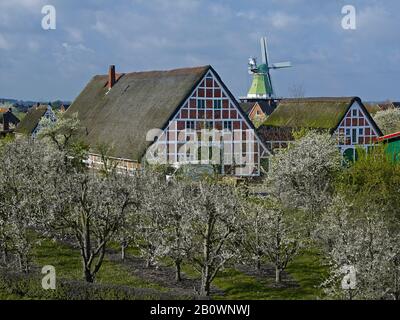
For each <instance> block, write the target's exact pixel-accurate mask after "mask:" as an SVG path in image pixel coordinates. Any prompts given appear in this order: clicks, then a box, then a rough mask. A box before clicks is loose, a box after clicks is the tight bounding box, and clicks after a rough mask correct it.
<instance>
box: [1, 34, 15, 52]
mask: <svg viewBox="0 0 400 320" xmlns="http://www.w3.org/2000/svg"><path fill="white" fill-rule="evenodd" d="M11 47H12V45H11V43H10V42H9V41H8V40H7V39H6V38H5V37H4V36H3V35H2V34H0V50H9V49H11Z"/></svg>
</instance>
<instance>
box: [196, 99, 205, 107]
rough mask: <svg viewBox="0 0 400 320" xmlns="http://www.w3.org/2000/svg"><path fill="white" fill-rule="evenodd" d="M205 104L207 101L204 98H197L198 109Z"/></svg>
mask: <svg viewBox="0 0 400 320" xmlns="http://www.w3.org/2000/svg"><path fill="white" fill-rule="evenodd" d="M205 106H206V101H205V100H204V99H198V100H197V108H198V109H204V108H205Z"/></svg>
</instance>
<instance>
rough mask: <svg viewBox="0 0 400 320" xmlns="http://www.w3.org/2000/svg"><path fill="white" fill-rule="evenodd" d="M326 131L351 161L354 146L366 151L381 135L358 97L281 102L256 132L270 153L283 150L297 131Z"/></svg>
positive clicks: (300, 99)
mask: <svg viewBox="0 0 400 320" xmlns="http://www.w3.org/2000/svg"><path fill="white" fill-rule="evenodd" d="M303 128H306V129H315V130H327V131H329V132H330V133H331V134H332V136H333V137H334V138H335V139H336V141H337V145H338V148H339V149H340V151H341V153H342V154H343V155H344V156H345V157H347V158H349V159H354V158H355V156H356V146H362V147H364V148H368V147H370V146H372V145H373V144H374V140H375V139H376V138H377V137H379V136H382V132H381V130H380V129H379V127H378V126H377V124H376V123H375V121H374V120H373V119H372V117H371V115H370V113H369V112H368V110H367V108H366V107H365V106H364V104H363V103H362V101H361V99H360V98H358V97H337V98H298V99H285V100H282V101H281V102H280V103H279V105H278V107H277V108H276V109H275V111H274V112H273V113H272V114H271V115H270V116H269V117H268V118H267V120H266V121H265V122H264V123H263V125H262V126H261V127H260V128H259V129H258V133H259V135H260V137H261V138H262V139H263V141H265V143H266V146H267V147H268V149H269V150H270V151H271V152H272V151H273V150H274V149H277V148H284V147H286V146H287V145H288V143H289V142H290V141H292V140H293V139H294V138H293V131H296V130H299V129H303Z"/></svg>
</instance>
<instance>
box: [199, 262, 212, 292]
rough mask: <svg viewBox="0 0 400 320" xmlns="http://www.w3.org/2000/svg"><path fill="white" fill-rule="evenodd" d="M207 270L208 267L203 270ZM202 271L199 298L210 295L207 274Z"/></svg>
mask: <svg viewBox="0 0 400 320" xmlns="http://www.w3.org/2000/svg"><path fill="white" fill-rule="evenodd" d="M205 269H206V270H208V267H206V268H205ZM206 270H204V272H203V276H202V279H201V287H200V295H201V296H209V295H210V280H209V272H208V271H206Z"/></svg>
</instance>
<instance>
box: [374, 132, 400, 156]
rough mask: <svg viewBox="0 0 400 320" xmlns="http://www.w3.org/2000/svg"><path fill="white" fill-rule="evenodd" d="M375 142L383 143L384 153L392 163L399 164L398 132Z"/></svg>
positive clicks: (399, 135) (399, 146)
mask: <svg viewBox="0 0 400 320" xmlns="http://www.w3.org/2000/svg"><path fill="white" fill-rule="evenodd" d="M377 142H383V143H384V144H385V145H386V146H385V152H386V154H387V155H388V156H389V157H390V159H391V160H393V161H394V162H397V163H399V162H400V132H396V133H392V134H388V135H385V136H382V137H379V138H378V139H377Z"/></svg>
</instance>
